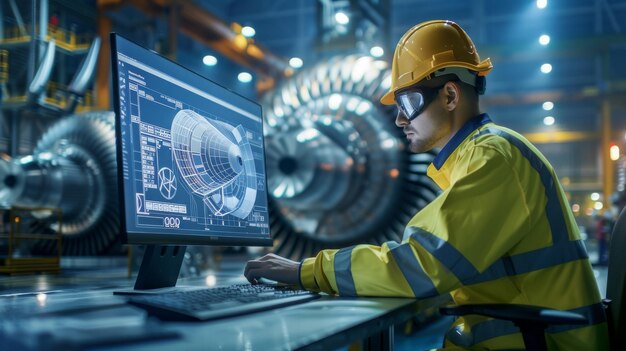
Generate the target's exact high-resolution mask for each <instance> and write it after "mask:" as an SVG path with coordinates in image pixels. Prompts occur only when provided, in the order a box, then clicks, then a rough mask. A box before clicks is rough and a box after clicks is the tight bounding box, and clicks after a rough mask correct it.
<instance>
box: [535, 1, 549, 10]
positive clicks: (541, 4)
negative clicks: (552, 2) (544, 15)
mask: <svg viewBox="0 0 626 351" xmlns="http://www.w3.org/2000/svg"><path fill="white" fill-rule="evenodd" d="M546 6H548V0H537V8H538V9H545V8H546Z"/></svg>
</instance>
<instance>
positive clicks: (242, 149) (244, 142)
mask: <svg viewBox="0 0 626 351" xmlns="http://www.w3.org/2000/svg"><path fill="white" fill-rule="evenodd" d="M172 153H173V157H174V160H175V162H176V165H177V166H178V171H179V172H180V174H181V176H182V181H183V182H184V183H185V184H186V185H187V186H189V188H190V189H191V190H192V191H193V192H194V193H195V194H197V195H199V196H201V197H202V198H203V202H204V204H205V205H206V206H207V207H208V208H209V209H210V210H211V212H212V213H213V214H215V215H217V216H225V215H228V214H230V215H233V216H235V217H238V218H242V219H243V218H246V217H247V216H248V215H249V214H250V212H251V211H252V208H253V207H254V202H255V199H256V192H257V179H256V178H257V177H256V169H255V165H254V159H253V155H252V148H251V147H250V143H249V142H248V139H247V138H246V131H245V129H244V128H243V127H242V126H241V125H238V126H237V127H234V126H232V125H230V124H227V123H224V122H220V121H216V120H212V119H208V118H205V117H204V116H201V115H200V114H198V113H196V112H194V111H192V110H181V111H179V112H178V113H177V114H176V117H174V120H173V121H172Z"/></svg>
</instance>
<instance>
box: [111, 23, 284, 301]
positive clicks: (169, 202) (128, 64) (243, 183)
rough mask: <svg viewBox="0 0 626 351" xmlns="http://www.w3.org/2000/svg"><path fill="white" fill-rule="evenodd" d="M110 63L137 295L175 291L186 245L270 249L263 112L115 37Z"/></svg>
mask: <svg viewBox="0 0 626 351" xmlns="http://www.w3.org/2000/svg"><path fill="white" fill-rule="evenodd" d="M111 62H112V74H113V79H112V82H113V95H114V105H115V112H116V144H117V163H118V184H119V196H120V213H121V221H120V222H121V223H120V227H121V231H122V235H123V237H124V239H125V242H126V243H129V244H146V245H148V246H147V248H146V251H145V253H144V257H143V261H142V264H141V267H140V269H139V275H138V277H137V281H136V283H135V290H146V289H155V288H162V287H171V286H175V284H176V279H177V277H178V273H179V271H180V266H181V263H182V259H183V256H184V252H185V245H220V246H271V245H272V240H271V238H270V229H269V218H268V217H269V214H268V203H267V186H266V184H267V183H266V175H265V153H264V144H263V117H262V112H261V106H260V105H259V104H257V103H255V102H253V101H251V100H249V99H246V98H244V97H243V96H241V95H239V94H237V93H235V92H233V91H230V90H228V89H226V88H224V87H222V86H220V85H218V84H216V83H214V82H212V81H210V80H208V79H206V78H204V77H202V76H200V75H198V74H195V73H193V72H191V71H189V70H187V69H186V68H184V67H182V66H180V65H178V64H176V63H174V62H172V61H170V60H168V59H166V58H165V57H163V56H161V55H159V54H157V53H156V52H154V51H151V50H147V49H145V48H143V47H141V46H139V45H137V44H135V43H133V42H131V41H129V40H127V39H125V38H123V37H121V36H120V35H118V34H115V33H112V34H111Z"/></svg>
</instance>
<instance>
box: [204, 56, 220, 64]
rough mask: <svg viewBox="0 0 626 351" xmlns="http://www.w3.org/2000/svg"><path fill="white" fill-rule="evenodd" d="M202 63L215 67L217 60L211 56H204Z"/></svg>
mask: <svg viewBox="0 0 626 351" xmlns="http://www.w3.org/2000/svg"><path fill="white" fill-rule="evenodd" d="M202 63H204V64H205V65H207V66H215V65H216V64H217V58H216V57H215V56H213V55H206V56H204V57H203V58H202Z"/></svg>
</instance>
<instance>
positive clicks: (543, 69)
mask: <svg viewBox="0 0 626 351" xmlns="http://www.w3.org/2000/svg"><path fill="white" fill-rule="evenodd" d="M550 72H552V65H551V64H549V63H544V64H543V65H541V73H545V74H548V73H550Z"/></svg>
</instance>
